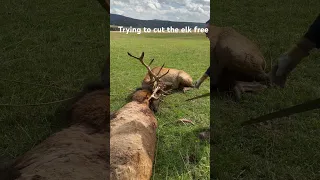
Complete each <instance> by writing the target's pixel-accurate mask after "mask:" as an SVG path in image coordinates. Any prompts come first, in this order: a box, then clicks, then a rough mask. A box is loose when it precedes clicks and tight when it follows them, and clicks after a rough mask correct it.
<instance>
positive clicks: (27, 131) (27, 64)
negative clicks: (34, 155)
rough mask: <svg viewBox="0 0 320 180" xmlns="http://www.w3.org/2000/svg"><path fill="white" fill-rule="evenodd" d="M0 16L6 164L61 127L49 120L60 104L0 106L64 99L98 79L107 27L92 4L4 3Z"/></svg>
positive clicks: (0, 119)
mask: <svg viewBox="0 0 320 180" xmlns="http://www.w3.org/2000/svg"><path fill="white" fill-rule="evenodd" d="M0 14H1V15H0V26H1V28H0V104H1V105H0V156H2V157H4V158H9V159H12V158H14V157H17V156H18V155H20V154H22V153H24V152H26V151H27V150H29V149H31V148H32V147H33V146H34V145H36V144H37V143H39V142H40V141H42V140H43V139H44V138H46V137H47V136H49V135H50V134H52V133H53V132H55V131H57V130H59V129H61V128H62V127H63V126H64V125H65V122H62V121H61V120H60V119H56V118H55V112H56V110H57V108H58V107H60V105H61V104H60V103H55V104H49V105H42V106H21V107H14V106H3V104H11V105H24V104H38V103H45V102H51V101H58V100H61V99H65V98H70V97H72V96H74V95H75V93H76V92H78V91H80V90H81V88H82V86H83V85H84V84H85V83H86V82H88V81H91V80H96V79H99V76H100V71H101V67H102V64H103V63H104V61H105V58H106V55H107V53H108V48H109V43H108V41H107V38H108V37H109V33H108V31H107V30H106V29H108V28H109V24H108V23H106V22H108V19H107V16H106V15H107V14H106V12H105V10H104V9H103V8H102V7H101V6H100V5H99V3H98V2H97V1H81V2H79V1H75V0H66V1H50V3H49V2H42V1H36V0H31V1H23V2H22V1H8V0H5V1H3V2H2V3H1V7H0ZM16 81H21V82H16ZM34 84H36V85H34ZM1 160H2V159H1ZM1 162H2V161H1Z"/></svg>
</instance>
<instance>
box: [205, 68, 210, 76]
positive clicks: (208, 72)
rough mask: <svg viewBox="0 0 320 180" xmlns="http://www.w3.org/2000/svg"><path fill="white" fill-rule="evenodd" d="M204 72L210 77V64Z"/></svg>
mask: <svg viewBox="0 0 320 180" xmlns="http://www.w3.org/2000/svg"><path fill="white" fill-rule="evenodd" d="M205 73H206V74H207V75H208V76H209V77H210V66H209V68H208V69H207V71H206V72H205Z"/></svg>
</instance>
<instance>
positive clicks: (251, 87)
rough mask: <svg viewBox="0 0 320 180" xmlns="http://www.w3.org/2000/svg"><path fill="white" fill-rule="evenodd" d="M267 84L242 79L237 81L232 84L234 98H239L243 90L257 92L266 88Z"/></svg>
mask: <svg viewBox="0 0 320 180" xmlns="http://www.w3.org/2000/svg"><path fill="white" fill-rule="evenodd" d="M266 88H267V86H266V85H263V84H261V83H259V82H255V81H254V82H244V81H237V82H236V85H235V86H234V88H233V90H234V93H235V98H236V100H240V98H241V94H243V93H245V92H252V93H258V92H261V91H263V90H264V89H266Z"/></svg>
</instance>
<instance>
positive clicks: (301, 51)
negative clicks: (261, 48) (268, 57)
mask: <svg viewBox="0 0 320 180" xmlns="http://www.w3.org/2000/svg"><path fill="white" fill-rule="evenodd" d="M319 35H320V15H318V17H317V19H316V20H315V21H314V22H313V23H312V24H311V25H310V27H309V29H308V31H307V32H306V33H305V35H304V36H303V37H302V38H301V39H300V40H299V41H298V42H297V43H296V44H295V45H294V46H293V47H292V48H291V49H289V51H287V52H286V53H284V54H282V55H281V56H280V57H279V58H278V64H276V65H274V66H273V68H272V71H271V77H270V78H271V82H272V83H273V84H275V85H278V86H280V87H284V86H285V83H286V79H287V76H288V75H289V73H290V72H291V71H292V70H293V69H294V68H295V67H296V66H297V65H298V64H299V63H300V62H301V60H302V59H303V58H305V57H307V56H309V52H310V51H311V50H312V49H314V48H319V47H320V42H319V41H320V40H319Z"/></svg>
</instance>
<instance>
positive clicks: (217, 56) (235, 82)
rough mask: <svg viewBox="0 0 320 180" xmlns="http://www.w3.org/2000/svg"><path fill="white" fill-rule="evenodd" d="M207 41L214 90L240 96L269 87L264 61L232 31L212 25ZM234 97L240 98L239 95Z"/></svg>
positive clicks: (251, 44)
mask: <svg viewBox="0 0 320 180" xmlns="http://www.w3.org/2000/svg"><path fill="white" fill-rule="evenodd" d="M208 38H209V39H210V46H211V47H210V51H211V56H212V59H213V61H212V62H211V66H212V68H211V71H212V73H211V76H212V77H211V79H215V80H213V82H214V83H215V85H216V86H217V88H220V89H221V90H227V89H233V90H235V91H241V93H243V92H246V91H251V92H254V91H261V90H262V89H265V88H266V87H267V86H265V85H269V82H270V80H269V76H268V75H267V73H266V72H265V68H266V62H265V59H264V57H263V54H262V53H261V51H260V49H259V47H258V46H257V45H256V44H255V43H254V42H252V41H251V40H249V39H248V38H246V37H245V36H243V35H242V34H240V33H238V32H237V31H235V30H234V29H233V28H231V27H217V26H213V25H211V26H210V30H209V33H208ZM250 82H252V84H250ZM248 83H249V84H248ZM236 93H238V96H239V93H240V92H236ZM238 98H240V97H238Z"/></svg>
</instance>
